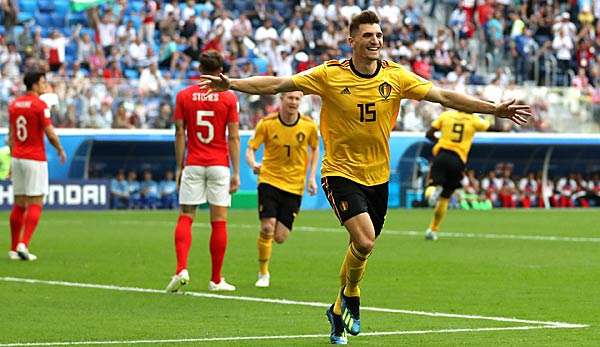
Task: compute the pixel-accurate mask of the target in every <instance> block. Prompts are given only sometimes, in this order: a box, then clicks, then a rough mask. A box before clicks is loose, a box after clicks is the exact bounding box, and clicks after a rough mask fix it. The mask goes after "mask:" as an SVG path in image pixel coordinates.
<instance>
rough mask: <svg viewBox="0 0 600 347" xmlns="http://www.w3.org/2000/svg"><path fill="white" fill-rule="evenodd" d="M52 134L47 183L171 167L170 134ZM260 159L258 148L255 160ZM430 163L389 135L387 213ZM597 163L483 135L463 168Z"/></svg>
mask: <svg viewBox="0 0 600 347" xmlns="http://www.w3.org/2000/svg"><path fill="white" fill-rule="evenodd" d="M57 132H58V134H59V136H60V138H61V142H62V144H63V146H64V148H65V151H66V152H67V156H68V158H69V159H68V162H67V163H66V164H65V165H60V163H59V162H58V158H57V155H56V153H55V151H54V150H53V149H52V148H51V146H50V145H49V144H48V143H46V148H47V150H46V153H47V155H48V162H49V172H50V180H79V179H85V178H87V177H88V174H89V173H90V171H93V169H94V167H95V166H99V167H103V168H105V169H106V172H105V173H106V174H109V176H110V175H112V174H114V172H116V170H117V169H119V168H125V169H135V170H137V171H141V170H143V169H150V170H153V171H155V172H156V171H158V172H162V171H164V170H167V169H170V170H172V169H174V166H175V158H174V154H173V149H174V144H173V141H174V130H134V131H131V130H122V129H107V130H92V129H58V130H57ZM240 133H241V158H242V159H241V167H240V176H241V190H245V191H254V190H255V189H256V185H257V177H256V176H255V175H254V174H253V173H252V170H251V169H250V168H249V167H248V166H247V165H246V163H245V160H244V159H243V158H244V153H245V151H246V148H247V143H248V140H249V139H250V137H251V135H252V131H241V132H240ZM5 137H6V129H0V141H4V140H5ZM2 143H4V142H2ZM321 153H323V149H322V144H321ZM261 155H262V148H261V149H260V150H259V151H258V157H259V158H260V157H261ZM430 158H431V144H430V143H429V142H428V141H427V140H426V139H425V137H424V135H423V134H422V133H392V135H391V138H390V159H391V171H392V174H391V177H390V179H391V180H390V198H389V205H390V207H410V203H411V201H414V200H415V199H416V198H417V197H418V196H419V195H420V193H419V191H418V190H415V189H414V187H413V186H412V185H411V184H412V181H413V180H414V178H415V177H416V176H417V175H418V173H419V171H420V170H421V168H422V167H423V166H426V165H424V164H423V163H424V162H426V161H427V160H428V159H430ZM598 158H600V134H502V133H500V134H498V133H483V134H477V135H476V137H475V141H474V145H473V149H472V151H471V155H470V158H469V163H468V165H467V166H468V167H469V168H473V169H475V170H477V171H478V173H479V174H483V173H484V172H486V170H490V169H493V168H494V166H495V164H496V163H498V162H511V163H513V164H514V172H515V174H518V175H523V174H525V173H526V172H528V171H539V170H543V169H544V168H545V170H548V171H549V172H550V173H554V174H561V175H562V174H567V173H569V172H571V171H577V172H582V173H591V172H595V171H600V160H598ZM545 161H547V162H545ZM96 164H101V165H96ZM161 170H162V171H161ZM317 172H320V168H319V169H318V170H317ZM317 180H318V181H319V180H320V175H317ZM318 181H317V184H318V183H319V182H318ZM302 208H305V209H326V208H329V204H328V202H327V199H326V198H325V196H324V195H323V193H322V191H321V190H320V189H319V192H318V194H317V195H316V196H314V197H312V196H308V195H307V194H305V196H304V197H303V200H302Z"/></svg>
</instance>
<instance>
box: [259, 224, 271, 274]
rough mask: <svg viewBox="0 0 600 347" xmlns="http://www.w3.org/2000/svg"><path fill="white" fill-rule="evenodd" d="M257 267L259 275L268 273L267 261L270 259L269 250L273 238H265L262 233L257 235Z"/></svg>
mask: <svg viewBox="0 0 600 347" xmlns="http://www.w3.org/2000/svg"><path fill="white" fill-rule="evenodd" d="M256 244H257V246H258V266H259V272H260V274H261V275H266V274H268V273H269V260H270V259H271V248H272V245H273V236H272V235H269V236H267V237H265V235H263V233H259V234H258V241H257V242H256Z"/></svg>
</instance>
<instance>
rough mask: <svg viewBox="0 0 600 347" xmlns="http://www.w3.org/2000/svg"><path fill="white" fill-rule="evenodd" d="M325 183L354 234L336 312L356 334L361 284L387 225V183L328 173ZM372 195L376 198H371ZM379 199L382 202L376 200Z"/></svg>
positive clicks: (335, 204) (347, 328)
mask: <svg viewBox="0 0 600 347" xmlns="http://www.w3.org/2000/svg"><path fill="white" fill-rule="evenodd" d="M322 185H323V190H324V191H325V194H326V196H327V198H328V200H329V203H330V204H331V206H332V208H333V209H334V211H335V213H336V215H337V217H338V219H339V220H340V222H341V223H343V225H344V226H345V227H346V229H347V230H348V233H349V234H350V243H349V246H348V249H347V251H346V256H345V258H344V262H343V263H342V267H341V270H340V277H341V285H342V289H341V291H340V293H339V294H338V298H337V299H336V303H335V304H334V306H333V308H332V313H333V314H334V315H340V314H341V316H342V319H343V322H344V326H345V327H346V330H347V331H348V332H349V333H351V334H353V335H356V334H358V333H359V332H360V311H359V308H360V287H359V284H360V281H361V280H362V277H363V275H364V271H365V268H366V264H367V258H368V257H369V255H370V253H371V250H372V248H373V246H374V243H375V238H376V236H377V235H378V234H379V232H380V231H381V227H382V226H383V219H384V218H385V211H386V210H387V183H386V184H383V185H380V186H375V187H364V186H361V185H359V184H357V183H355V182H352V181H351V180H348V179H345V178H341V177H325V178H323V179H322ZM371 199H372V200H374V201H373V202H370V200H371ZM378 200H379V201H380V202H376V201H378ZM379 205H381V206H379ZM374 211H378V213H379V214H381V216H379V215H378V216H376V218H377V227H376V226H375V225H374V222H373V220H372V218H373V217H374V215H373V212H374ZM380 220H381V221H380ZM330 321H331V320H330ZM334 335H335V333H334V332H333V327H332V336H331V340H332V342H333V340H334V339H335V336H334Z"/></svg>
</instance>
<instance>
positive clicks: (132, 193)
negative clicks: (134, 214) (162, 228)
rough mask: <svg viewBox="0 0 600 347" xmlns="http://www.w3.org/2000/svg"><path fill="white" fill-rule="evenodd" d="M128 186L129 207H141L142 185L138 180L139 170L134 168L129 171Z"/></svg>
mask: <svg viewBox="0 0 600 347" xmlns="http://www.w3.org/2000/svg"><path fill="white" fill-rule="evenodd" d="M127 188H128V189H129V205H128V206H127V207H128V208H129V209H136V208H140V207H141V195H140V193H141V186H140V182H139V181H138V180H137V172H135V171H134V170H131V171H129V173H127Z"/></svg>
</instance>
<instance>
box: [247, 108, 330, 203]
mask: <svg viewBox="0 0 600 347" xmlns="http://www.w3.org/2000/svg"><path fill="white" fill-rule="evenodd" d="M261 144H264V146H265V151H264V154H263V159H262V166H261V168H260V174H259V175H258V182H259V183H268V184H270V185H272V186H274V187H277V188H279V189H281V190H284V191H286V192H288V193H292V194H297V195H302V194H303V193H304V183H305V179H306V169H307V166H308V147H310V148H311V150H313V151H314V150H316V149H317V147H318V146H319V134H318V131H317V124H315V122H314V121H313V120H312V119H311V118H309V117H306V116H299V117H298V119H297V121H296V123H294V124H285V123H283V121H282V120H281V117H280V116H279V113H275V114H272V115H269V116H267V117H265V118H263V119H261V120H260V122H258V125H257V126H256V130H255V131H254V136H252V138H251V139H250V141H249V142H248V146H250V148H252V149H253V150H257V149H258V148H259V147H260V145H261Z"/></svg>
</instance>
